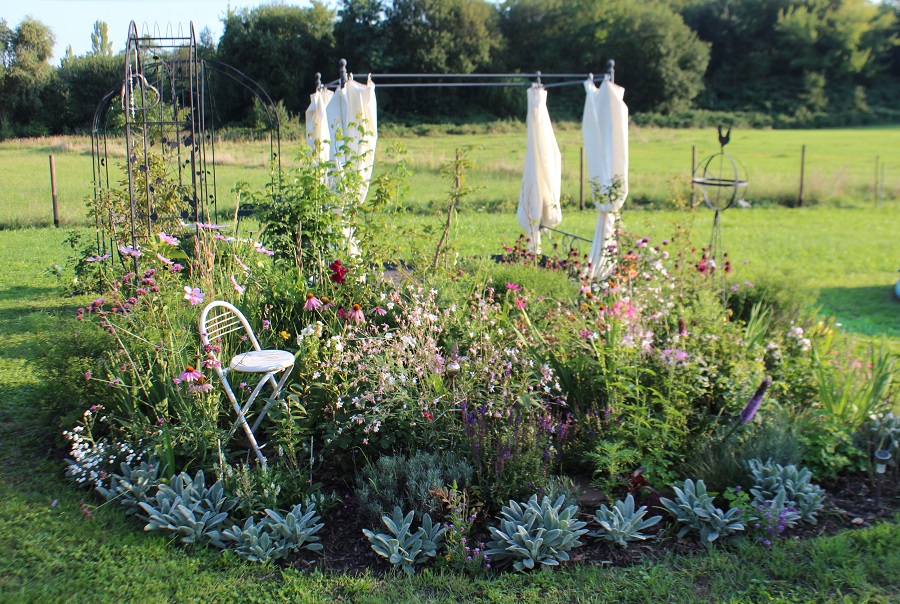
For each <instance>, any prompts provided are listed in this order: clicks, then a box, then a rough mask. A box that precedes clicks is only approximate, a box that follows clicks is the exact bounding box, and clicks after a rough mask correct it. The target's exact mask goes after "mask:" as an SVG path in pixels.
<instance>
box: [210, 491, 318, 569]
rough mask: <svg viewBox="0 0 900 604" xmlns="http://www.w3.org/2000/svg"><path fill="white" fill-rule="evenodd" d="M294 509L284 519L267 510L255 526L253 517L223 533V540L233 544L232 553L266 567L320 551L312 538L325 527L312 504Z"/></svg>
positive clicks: (300, 505)
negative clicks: (294, 554) (301, 553)
mask: <svg viewBox="0 0 900 604" xmlns="http://www.w3.org/2000/svg"><path fill="white" fill-rule="evenodd" d="M303 508H304V506H303V504H299V505H296V506H294V509H293V510H291V511H290V512H289V513H287V514H284V515H283V516H282V515H281V514H279V513H278V512H276V511H275V510H268V509H267V510H266V517H265V518H263V519H262V520H260V521H259V522H256V521H255V520H254V519H253V517H250V518H248V519H247V521H246V522H244V526H243V527H241V526H239V525H237V524H235V525H232V526H231V528H228V529H225V530H224V531H222V540H223V541H226V542H230V543H233V544H234V546H235V547H234V551H235V552H236V553H237V554H238V555H239V556H241V557H242V558H244V559H246V560H250V561H252V562H262V563H268V562H271V561H273V560H279V559H281V558H286V557H287V556H288V555H289V554H291V553H292V552H298V551H300V550H301V549H307V550H310V551H319V550H321V549H322V544H321V543H318V541H319V537H318V536H316V535H315V533H317V532H318V531H319V529H321V528H322V527H323V526H324V524H323V523H321V522H319V520H320V518H319V515H318V514H317V513H316V506H315V504H310V505H307V506H306V511H305V512H304V510H303Z"/></svg>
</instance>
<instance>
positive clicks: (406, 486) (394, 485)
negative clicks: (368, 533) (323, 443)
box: [355, 452, 473, 520]
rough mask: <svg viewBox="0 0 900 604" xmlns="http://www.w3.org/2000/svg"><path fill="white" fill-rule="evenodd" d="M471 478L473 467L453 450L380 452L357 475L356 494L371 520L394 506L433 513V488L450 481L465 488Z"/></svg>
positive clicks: (435, 504)
mask: <svg viewBox="0 0 900 604" xmlns="http://www.w3.org/2000/svg"><path fill="white" fill-rule="evenodd" d="M472 477H473V469H472V466H471V465H470V464H469V463H468V462H467V461H466V460H465V459H463V458H462V457H460V456H459V455H457V454H455V453H452V452H439V453H425V452H418V453H415V454H413V455H411V456H409V457H406V456H403V455H383V456H382V457H379V458H378V460H377V461H375V463H373V464H370V465H367V466H365V467H364V468H363V469H362V470H361V471H360V472H359V473H358V474H357V477H356V489H355V494H356V497H357V499H358V500H359V501H360V503H361V508H362V510H361V511H362V512H363V514H364V515H366V516H367V517H369V518H370V519H372V520H377V519H378V518H381V517H382V516H384V515H386V514H387V513H388V511H389V510H392V509H394V508H395V507H400V508H403V509H407V510H412V511H415V512H417V513H419V514H434V513H435V512H439V511H440V509H441V504H440V502H439V501H437V500H436V499H435V497H434V495H433V493H432V491H435V490H439V489H443V488H444V487H445V486H447V485H451V484H454V485H457V486H458V488H460V489H465V488H467V487H468V486H469V485H471V484H472Z"/></svg>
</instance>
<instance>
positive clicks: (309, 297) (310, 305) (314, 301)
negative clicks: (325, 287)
mask: <svg viewBox="0 0 900 604" xmlns="http://www.w3.org/2000/svg"><path fill="white" fill-rule="evenodd" d="M321 307H322V301H321V300H319V299H318V298H316V295H315V294H306V304H304V305H303V310H310V311H312V310H319V309H320V308H321Z"/></svg>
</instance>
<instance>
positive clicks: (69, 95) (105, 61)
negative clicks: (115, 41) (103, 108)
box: [57, 52, 125, 132]
mask: <svg viewBox="0 0 900 604" xmlns="http://www.w3.org/2000/svg"><path fill="white" fill-rule="evenodd" d="M124 71H125V57H124V55H123V54H122V53H119V54H117V55H101V54H93V53H90V52H89V53H88V54H86V55H84V56H79V57H69V56H67V57H65V58H64V59H63V60H62V62H61V64H60V66H59V69H58V71H57V73H58V75H59V79H60V81H61V82H62V84H63V86H64V88H65V90H66V95H65V97H66V110H65V116H64V122H65V129H66V130H68V131H82V132H83V131H86V130H88V129H89V128H90V126H91V122H92V120H93V117H94V112H95V111H96V110H97V105H98V104H99V103H100V100H101V99H102V98H103V97H104V96H105V95H106V94H107V93H108V92H109V91H110V90H113V89H117V88H119V87H120V86H121V85H122V78H123V75H124Z"/></svg>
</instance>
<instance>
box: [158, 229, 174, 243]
mask: <svg viewBox="0 0 900 604" xmlns="http://www.w3.org/2000/svg"><path fill="white" fill-rule="evenodd" d="M157 235H159V239H160V241H162V242H163V243H168V244H169V245H178V244H179V241H178V240H177V239H175V238H174V237H172V236H171V235H166V234H165V233H164V232H162V231H160V232H159V233H157Z"/></svg>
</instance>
